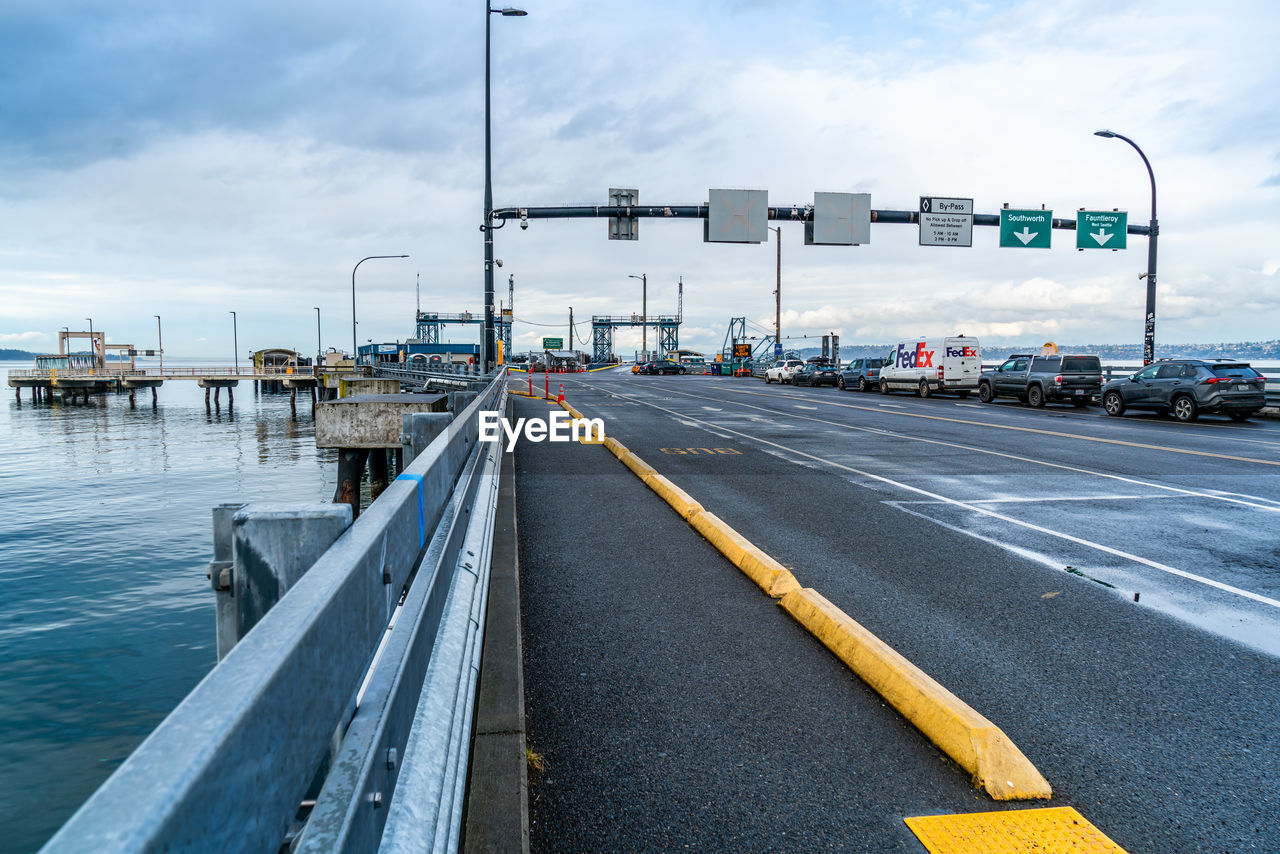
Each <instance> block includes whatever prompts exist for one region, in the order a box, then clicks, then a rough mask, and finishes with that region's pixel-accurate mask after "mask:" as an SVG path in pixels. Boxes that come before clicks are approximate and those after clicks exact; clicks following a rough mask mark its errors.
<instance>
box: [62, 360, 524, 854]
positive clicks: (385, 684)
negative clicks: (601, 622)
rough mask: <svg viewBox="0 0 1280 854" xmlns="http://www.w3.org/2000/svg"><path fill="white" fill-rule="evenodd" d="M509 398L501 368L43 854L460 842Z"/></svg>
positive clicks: (436, 846)
mask: <svg viewBox="0 0 1280 854" xmlns="http://www.w3.org/2000/svg"><path fill="white" fill-rule="evenodd" d="M506 396H507V391H506V382H505V373H499V375H498V376H497V377H496V378H492V379H491V381H490V382H489V383H488V385H487V387H486V388H485V389H484V390H483V391H482V392H481V393H480V395H479V396H478V397H477V398H476V400H474V401H473V402H472V403H471V404H470V405H469V406H467V407H466V408H465V409H464V410H463V411H462V412H461V413H459V414H458V415H457V417H456V418H455V419H454V420H453V421H452V422H451V423H450V424H449V426H448V428H447V429H446V430H445V431H444V432H442V433H441V434H440V435H439V436H437V437H436V438H435V440H434V441H432V442H431V443H430V444H429V445H428V446H427V448H426V449H425V450H424V451H423V452H422V453H421V454H420V455H419V456H418V457H417V458H416V459H414V460H413V461H412V463H410V464H409V465H408V466H407V467H406V469H405V472H404V473H403V474H402V475H401V476H400V477H399V478H397V479H396V480H395V481H394V482H393V483H392V484H391V486H389V487H388V488H387V490H386V491H385V492H383V493H382V495H381V496H380V497H379V498H378V500H377V501H375V502H374V503H373V504H372V505H370V507H369V509H368V510H366V511H365V512H364V513H362V514H361V515H360V517H359V519H357V520H356V522H355V523H354V524H352V525H351V526H350V527H348V528H347V529H346V530H345V531H344V532H343V533H342V534H341V536H340V537H339V538H338V539H337V540H336V541H335V542H334V543H333V545H332V546H330V547H329V548H328V550H327V551H325V552H324V554H323V555H322V556H321V557H320V558H319V559H318V560H317V561H316V562H315V563H314V564H313V565H312V566H311V567H310V569H309V570H307V571H306V573H305V574H304V575H302V576H301V578H299V579H298V580H297V582H296V583H295V584H294V586H293V587H292V588H290V589H289V590H288V592H287V593H286V594H285V595H284V596H283V597H282V598H281V599H280V600H279V601H278V602H277V603H276V604H275V605H274V607H272V608H271V609H270V610H269V611H267V612H266V614H265V615H264V616H263V617H262V618H261V620H260V621H259V622H258V623H257V624H256V625H255V626H254V627H253V628H252V629H251V630H250V631H249V632H248V633H247V634H246V635H245V636H244V637H243V638H242V639H240V641H239V643H238V644H236V646H235V647H233V648H232V649H231V650H230V651H229V652H228V653H227V655H226V657H225V658H224V659H223V660H222V662H221V663H220V664H219V665H218V666H217V667H215V668H214V669H213V670H212V671H211V672H210V673H209V674H208V675H207V676H206V677H205V678H204V679H203V680H202V681H201V682H200V684H199V685H197V686H196V688H195V689H194V690H192V692H191V693H190V694H188V695H187V697H186V698H185V699H184V700H183V701H182V702H181V703H180V704H179V705H178V707H177V708H176V709H174V710H173V712H172V713H170V715H169V716H168V717H167V718H166V719H165V720H164V721H163V722H162V723H161V724H160V725H159V726H158V727H157V728H156V730H155V731H154V732H152V734H151V735H150V736H148V738H147V739H146V740H145V741H144V742H143V743H142V744H141V745H140V746H139V747H138V748H137V750H135V751H134V752H133V754H132V755H131V756H130V757H129V758H128V759H127V760H126V761H125V762H124V764H123V765H121V766H120V768H119V769H117V770H116V772H115V773H114V774H113V775H112V776H111V777H110V778H109V779H108V780H107V781H106V783H104V784H103V785H102V787H101V788H99V789H98V791H97V792H96V793H95V794H94V795H93V796H92V797H91V798H90V799H89V800H88V801H87V802H86V803H85V804H84V805H83V806H82V807H81V808H80V810H79V811H77V812H76V814H75V815H74V816H72V818H71V819H70V820H69V821H68V822H67V823H66V824H65V825H64V826H63V827H62V828H61V829H60V830H59V831H58V833H57V834H56V835H55V836H54V837H53V838H52V839H51V840H50V841H49V842H48V843H47V844H46V845H45V847H44V849H43V850H44V851H47V852H59V854H61V852H66V851H73V852H92V854H110V853H111V852H144V851H146V852H150V851H157V852H158V851H172V850H208V851H232V850H236V851H239V850H252V851H274V850H277V849H279V848H280V847H281V845H282V843H283V842H284V841H285V840H286V839H288V838H290V837H291V836H297V837H299V838H297V839H296V842H295V850H299V851H326V852H328V851H362V852H365V851H373V850H376V849H377V848H378V847H379V845H380V844H381V845H382V846H383V847H389V848H390V849H391V850H406V851H407V850H415V851H430V850H452V849H454V848H456V841H457V839H458V835H459V832H460V831H459V828H460V822H461V810H462V798H463V788H462V787H463V785H464V783H465V779H466V767H467V757H466V751H467V747H468V744H469V738H470V726H471V710H472V705H473V703H472V699H473V697H474V692H475V680H476V675H477V670H478V666H479V661H478V657H479V651H480V648H481V635H482V629H481V626H483V624H484V619H483V615H484V609H485V596H486V594H487V590H488V582H487V579H488V575H489V562H490V549H491V546H492V536H493V521H494V512H495V508H496V503H497V481H498V462H499V458H500V453H501V446H500V444H497V443H481V442H480V441H479V423H478V422H479V418H478V413H479V412H480V411H481V410H499V411H501V410H502V409H503V407H504V406H505V402H506ZM325 506H331V505H325ZM247 507H248V508H252V507H253V505H248V506H247ZM236 518H237V519H239V518H240V517H239V515H238V514H237V517H236ZM237 542H239V541H238V540H237ZM237 549H239V546H238V545H237ZM236 559H237V561H238V560H239V559H240V555H239V554H237V557H236ZM401 591H404V592H403V603H402V604H401V605H400V607H398V608H397V602H398V600H399V599H400V596H401ZM362 683H363V689H362ZM335 733H339V734H341V741H340V743H337V745H336V746H334V743H335V738H336V736H335ZM331 751H332V752H331ZM327 756H329V757H330V758H329V759H328V760H326V757H327ZM326 765H327V767H328V769H329V770H328V774H327V776H326V777H324V778H323V785H322V786H321V787H320V789H319V793H318V794H317V795H315V805H314V807H313V808H312V810H311V812H310V816H309V819H308V820H307V821H306V823H305V824H304V825H303V826H302V827H301V829H300V831H299V829H298V828H297V825H296V822H297V820H298V819H299V815H300V813H299V809H300V805H301V804H302V802H303V801H304V799H306V798H307V797H308V791H309V790H311V791H314V790H315V789H314V785H313V784H314V783H315V782H316V781H317V780H318V779H319V778H318V774H319V773H322V772H323V771H324V769H325V766H326ZM291 824H293V825H294V831H293V832H292V833H291V831H290V827H291ZM384 826H385V827H386V832H385V833H384V832H383V829H384ZM404 840H410V841H407V842H406V841H404Z"/></svg>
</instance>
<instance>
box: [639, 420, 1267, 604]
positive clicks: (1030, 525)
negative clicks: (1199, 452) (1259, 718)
mask: <svg viewBox="0 0 1280 854" xmlns="http://www.w3.org/2000/svg"><path fill="white" fill-rule="evenodd" d="M648 405H649V406H652V407H653V408H654V409H658V410H660V411H662V412H666V413H668V414H669V415H672V416H674V417H675V418H676V419H677V420H679V419H681V418H687V417H688V416H682V415H681V414H680V413H678V412H676V411H674V410H671V409H666V408H664V407H661V406H658V405H657V404H653V403H650V404H648ZM690 420H693V421H697V419H690ZM702 426H704V427H705V429H707V430H711V429H713V428H714V429H720V430H724V431H725V432H727V433H732V434H733V435H735V436H738V437H741V438H743V439H747V440H749V441H752V442H759V443H760V444H762V445H768V446H769V447H772V448H777V449H778V450H779V451H783V452H785V453H787V454H790V455H793V456H799V457H805V458H807V459H810V460H814V461H815V462H819V463H822V464H824V465H828V466H831V467H832V468H837V469H842V470H843V471H847V472H850V473H852V474H856V475H860V476H862V477H866V478H870V479H871V480H875V481H879V482H880V483H884V484H887V485H889V486H895V487H897V488H898V489H901V490H904V491H906V492H912V493H915V494H917V495H923V496H925V497H926V498H930V499H933V500H934V501H938V502H941V503H943V504H949V505H951V506H952V507H959V508H961V509H963V510H969V511H971V512H973V513H977V514H980V515H982V516H988V517H990V518H992V519H999V520H1000V521H1002V522H1007V523H1008V524H1010V525H1016V526H1018V527H1020V528H1026V529H1028V530H1031V531H1036V532H1037V533H1040V534H1044V535H1046V536H1049V537H1057V538H1058V539H1060V540H1065V541H1067V542H1069V543H1075V544H1076V545H1080V546H1085V547H1086V548H1091V549H1096V550H1098V551H1100V552H1103V553H1105V554H1109V555H1113V556H1115V557H1118V558H1122V559H1124V560H1128V561H1132V562H1133V563H1137V564H1141V565H1142V566H1147V567H1150V568H1151V569H1155V570H1159V571H1160V572H1165V573H1168V574H1169V575H1175V576H1177V577H1179V578H1185V579H1187V580H1188V581H1194V582H1197V583H1199V584H1203V585H1205V586H1207V587H1214V588H1217V589H1218V590H1222V591H1225V592H1227V593H1234V594H1235V595H1237V596H1240V597H1243V598H1245V599H1251V600H1253V601H1255V602H1260V603H1261V604H1263V605H1270V606H1271V607H1272V608H1280V600H1276V599H1272V598H1270V597H1268V596H1263V595H1261V594H1260V593H1254V592H1253V591H1252V590H1243V589H1241V588H1239V587H1233V586H1232V585H1230V584H1224V583H1223V582H1221V581H1215V580H1214V579H1212V578H1205V577H1204V576H1201V575H1196V574H1195V573H1193V572H1187V571H1186V570H1183V569H1178V568H1177V567H1173V566H1169V565H1168V564H1165V563H1160V562H1159V561H1154V560H1150V559H1149V558H1145V557H1141V556H1140V555H1135V554H1132V553H1130V552H1126V551H1122V550H1120V549H1113V548H1111V547H1110V546H1104V545H1103V544H1102V543H1095V542H1093V541H1091V540H1086V539H1084V538H1083V537H1077V536H1074V535H1072V534H1067V533H1064V532H1062V531H1055V530H1053V529H1052V528H1046V527H1044V526H1043V525H1037V524H1035V523H1034V522H1028V521H1026V520H1024V519H1015V518H1013V517H1012V516H1006V515H1005V514H1003V513H997V512H995V511H994V510H989V509H987V508H986V507H980V506H978V505H976V504H973V503H967V502H964V501H959V500H957V499H955V498H948V497H947V496H945V495H940V494H938V493H936V492H930V491H929V490H927V489H921V488H920V487H918V486H911V485H910V484H907V483H903V482H901V481H897V480H894V479H893V478H889V477H885V476H884V475H879V474H874V473H872V472H869V471H863V470H862V469H856V468H854V467H853V466H847V465H845V464H844V463H838V462H836V461H835V460H831V459H827V458H825V457H820V456H818V455H817V454H810V453H807V452H805V451H799V450H796V449H795V448H788V447H787V446H785V445H780V444H778V443H777V442H770V441H769V440H768V439H761V438H760V437H759V436H752V435H751V434H749V433H742V432H739V431H737V430H733V429H730V428H728V427H721V426H720V425H713V424H706V423H705V422H704V423H703V425H702ZM1189 494H1196V493H1190V492H1189ZM1202 497H1210V496H1202ZM1267 509H1272V508H1267ZM906 512H910V511H906Z"/></svg>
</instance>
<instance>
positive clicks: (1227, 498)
mask: <svg viewBox="0 0 1280 854" xmlns="http://www.w3.org/2000/svg"><path fill="white" fill-rule="evenodd" d="M687 396H688V397H692V398H695V399H698V400H705V399H706V398H702V397H699V396H698V395H694V394H689V395H687ZM645 405H646V406H652V405H653V404H650V403H646V404H645ZM738 405H739V406H741V407H745V408H748V409H756V410H759V411H760V412H768V413H772V414H774V415H784V416H785V415H791V416H792V417H793V418H801V419H804V420H805V421H813V422H816V423H818V424H827V425H830V426H834V427H841V428H843V429H845V430H852V431H856V432H859V433H871V434H874V435H879V436H889V437H892V438H894V439H907V440H909V441H912V442H923V443H925V444H926V445H941V446H943V447H945V448H957V449H959V450H962V451H972V452H974V453H976V454H987V455H988V456H992V457H1000V458H1002V459H1007V460H1016V461H1018V462H1021V463H1032V464H1034V465H1038V466H1044V467H1046V468H1053V469H1061V470H1062V471H1071V472H1076V473H1078V474H1087V475H1092V476H1093V477H1101V478H1106V479H1107V480H1114V481H1119V482H1120V483H1131V484H1133V485H1134V486H1145V487H1147V488H1149V489H1160V490H1164V491H1165V492H1174V493H1177V494H1179V495H1194V496H1196V497H1197V498H1208V499H1212V500H1214V501H1222V502H1225V503H1227V504H1239V505H1240V506H1242V507H1252V508H1254V509H1255V510H1266V511H1269V512H1272V513H1280V503H1278V502H1276V501H1273V500H1272V499H1270V498H1264V497H1260V496H1256V495H1248V494H1247V493H1236V492H1223V491H1214V492H1200V491H1197V490H1194V489H1184V488H1183V487H1180V486H1169V485H1168V484H1164V483H1157V482H1154V481H1146V480H1139V479H1137V478H1133V477H1125V476H1124V475H1119V474H1111V473H1109V472H1102V471H1095V470H1093V469H1086V468H1081V467H1079V466H1069V465H1066V464H1065V463H1051V462H1047V461H1045V460H1037V459H1033V458H1031V457H1023V456H1020V455H1018V454H1010V453H1006V452H1004V451H993V450H991V449H990V448H978V447H975V446H973V445H963V444H961V443H959V442H947V441H943V440H942V439H929V438H926V437H924V436H912V435H910V434H907V433H898V432H895V431H893V430H885V429H883V428H879V427H861V426H858V425H855V424H845V423H842V422H840V421H827V420H825V419H822V418H815V417H813V416H810V415H794V414H792V413H787V412H781V411H779V410H777V409H769V408H767V407H764V406H756V405H754V404H750V403H745V402H743V403H739V404H738ZM872 411H874V410H872ZM1235 495H1244V497H1245V498H1248V499H1250V500H1249V501H1245V500H1243V499H1241V498H1233V497H1232V496H1235ZM1260 501H1265V502H1268V503H1266V504H1260V503H1258V502H1260Z"/></svg>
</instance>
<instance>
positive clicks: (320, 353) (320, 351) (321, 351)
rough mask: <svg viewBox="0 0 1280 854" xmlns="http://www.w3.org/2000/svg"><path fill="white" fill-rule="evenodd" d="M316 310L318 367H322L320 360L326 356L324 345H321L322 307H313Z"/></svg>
mask: <svg viewBox="0 0 1280 854" xmlns="http://www.w3.org/2000/svg"><path fill="white" fill-rule="evenodd" d="M311 307H312V308H314V309H315V310H316V367H317V368H319V367H320V358H321V357H322V356H323V355H324V345H323V344H321V343H320V306H318V305H313V306H311Z"/></svg>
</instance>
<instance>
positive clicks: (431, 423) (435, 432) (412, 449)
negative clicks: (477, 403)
mask: <svg viewBox="0 0 1280 854" xmlns="http://www.w3.org/2000/svg"><path fill="white" fill-rule="evenodd" d="M452 421H453V416H452V415H451V414H449V413H448V412H406V413H405V414H404V415H401V416H400V453H401V455H402V458H403V461H402V465H401V468H407V467H408V466H409V464H410V463H412V462H413V461H414V460H415V459H417V457H418V454H420V453H422V452H423V451H424V450H425V449H426V447H427V445H430V444H431V442H432V440H433V439H435V437H436V436H439V435H440V434H441V433H443V432H444V431H445V430H446V429H447V428H448V427H449V424H450V422H452Z"/></svg>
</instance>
